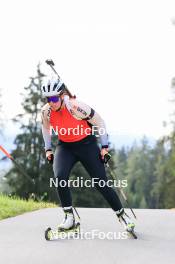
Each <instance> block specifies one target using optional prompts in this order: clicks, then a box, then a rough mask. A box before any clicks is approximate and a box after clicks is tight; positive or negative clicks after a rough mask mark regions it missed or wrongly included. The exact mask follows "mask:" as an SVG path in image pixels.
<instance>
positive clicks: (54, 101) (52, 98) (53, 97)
mask: <svg viewBox="0 0 175 264" xmlns="http://www.w3.org/2000/svg"><path fill="white" fill-rule="evenodd" d="M59 101H60V97H59V96H52V97H47V102H48V103H50V102H53V103H57V102H59Z"/></svg>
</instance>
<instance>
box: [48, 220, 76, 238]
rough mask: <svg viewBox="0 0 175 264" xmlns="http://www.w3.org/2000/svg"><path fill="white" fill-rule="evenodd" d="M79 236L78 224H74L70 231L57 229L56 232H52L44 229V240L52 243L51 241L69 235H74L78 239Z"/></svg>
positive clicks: (49, 229)
mask: <svg viewBox="0 0 175 264" xmlns="http://www.w3.org/2000/svg"><path fill="white" fill-rule="evenodd" d="M79 234H80V223H79V222H78V223H76V224H75V225H74V227H72V228H70V229H62V228H59V229H57V230H53V229H51V228H50V227H49V228H47V229H46V231H45V239H46V240H47V241H52V240H57V239H59V238H60V239H61V238H63V236H64V238H65V237H66V236H69V235H74V236H75V237H78V235H79Z"/></svg>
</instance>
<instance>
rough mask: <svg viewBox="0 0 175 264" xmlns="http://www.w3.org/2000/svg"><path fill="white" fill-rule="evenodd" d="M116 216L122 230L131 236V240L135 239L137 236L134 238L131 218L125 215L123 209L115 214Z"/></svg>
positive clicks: (133, 225) (133, 226)
mask: <svg viewBox="0 0 175 264" xmlns="http://www.w3.org/2000/svg"><path fill="white" fill-rule="evenodd" d="M117 216H118V218H119V222H120V223H121V224H122V226H123V227H124V229H125V230H126V231H127V232H128V233H129V234H130V235H132V237H133V238H135V239H137V236H136V234H135V232H134V228H135V224H134V223H133V221H132V220H131V218H130V217H129V216H128V215H127V213H125V211H124V209H123V210H121V212H120V213H119V214H117Z"/></svg>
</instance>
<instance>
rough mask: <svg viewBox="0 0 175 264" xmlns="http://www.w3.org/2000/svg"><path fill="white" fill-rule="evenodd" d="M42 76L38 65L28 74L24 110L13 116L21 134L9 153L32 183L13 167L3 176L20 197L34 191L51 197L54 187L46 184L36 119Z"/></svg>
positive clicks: (46, 168)
mask: <svg viewBox="0 0 175 264" xmlns="http://www.w3.org/2000/svg"><path fill="white" fill-rule="evenodd" d="M44 76H45V75H44V74H43V73H41V71H40V65H38V66H37V74H36V76H35V77H31V78H30V83H29V85H28V86H27V87H25V88H24V90H25V94H23V99H24V100H23V103H22V106H23V109H24V113H21V114H19V115H17V116H16V117H15V118H14V119H13V121H14V122H18V123H20V128H21V133H20V134H19V135H17V136H16V138H15V141H14V144H15V145H16V149H15V150H14V151H13V152H12V156H13V157H14V158H15V159H16V160H17V162H18V163H19V164H20V166H21V167H23V168H24V170H25V172H26V173H27V174H28V175H29V177H30V178H31V179H32V180H34V181H35V184H32V182H30V181H29V180H28V179H27V178H25V177H24V176H23V175H22V174H21V173H20V172H19V171H18V170H17V168H16V167H13V168H12V169H11V170H10V171H9V172H8V173H7V174H6V176H5V177H6V178H7V181H8V184H9V185H10V187H11V188H12V190H13V192H14V193H15V194H17V195H19V196H20V197H24V198H29V197H30V195H31V194H34V196H35V197H38V198H42V199H48V197H50V199H51V200H53V199H55V190H54V191H53V189H51V188H50V187H49V175H52V170H51V167H49V166H48V164H47V163H46V161H45V153H44V147H43V138H42V133H41V122H40V113H41V108H42V106H43V105H44V99H43V98H42V96H41V89H40V87H41V83H42V78H43V77H44Z"/></svg>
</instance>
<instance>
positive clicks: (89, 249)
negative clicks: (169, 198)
mask: <svg viewBox="0 0 175 264" xmlns="http://www.w3.org/2000/svg"><path fill="white" fill-rule="evenodd" d="M78 211H79V213H80V216H81V219H82V220H81V230H82V233H81V237H80V238H79V239H60V240H58V241H46V240H45V238H44V231H45V229H46V228H47V227H49V226H51V227H56V226H57V224H58V223H59V222H60V221H61V220H62V218H63V213H62V210H61V208H58V209H57V208H56V209H55V208H54V209H44V210H39V211H35V212H32V213H26V214H23V215H20V216H17V217H13V218H9V219H6V220H2V221H0V263H5V264H14V263H15V264H29V263H30V264H35V263H37V264H38V263H42V264H45V263H48V264H50V263H51V264H56V263H57V264H58V263H66V264H69V263H71V264H72V263H76V264H79V263H81V264H84V263H85V264H86V263H88V264H89V263H90V264H93V263H101V264H103V263H110V264H113V263H115V264H116V263H120V264H125V263H128V264H132V263H133V264H137V263H139V264H145V263H146V264H148V263H149V264H150V263H154V264H156V263H159V264H165V263H168V264H174V263H175V210H135V212H136V214H137V217H138V220H137V221H136V226H137V228H136V231H137V235H138V239H137V240H134V239H131V238H127V239H126V236H125V233H122V231H123V229H122V227H121V226H120V223H119V222H118V220H117V218H116V216H115V215H114V213H113V211H112V210H111V209H96V208H95V209H92V208H88V209H87V208H80V209H79V210H78ZM127 212H129V211H128V210H127ZM94 230H95V231H94ZM109 232H111V233H109ZM114 233H115V234H114ZM109 234H110V236H109ZM93 235H94V237H93ZM90 238H91V239H90ZM92 238H93V239H92ZM109 238H110V239H109ZM112 238H113V239H112Z"/></svg>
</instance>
